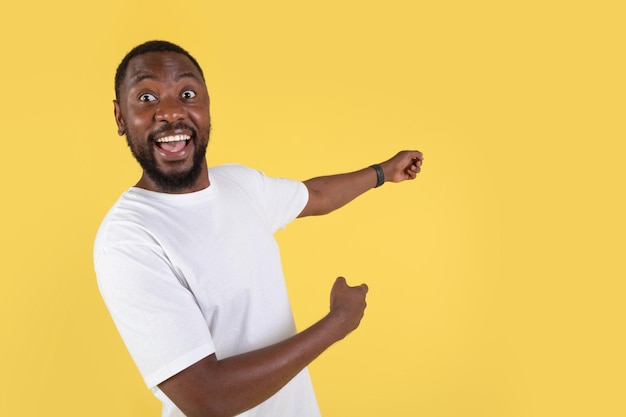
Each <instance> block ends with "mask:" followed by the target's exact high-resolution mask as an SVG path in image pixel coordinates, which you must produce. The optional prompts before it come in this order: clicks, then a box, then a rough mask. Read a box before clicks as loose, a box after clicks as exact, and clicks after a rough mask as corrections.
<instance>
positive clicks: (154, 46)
mask: <svg viewBox="0 0 626 417" xmlns="http://www.w3.org/2000/svg"><path fill="white" fill-rule="evenodd" d="M148 52H177V53H179V54H183V55H185V56H186V57H187V58H189V60H190V61H191V62H192V63H193V64H194V65H195V66H196V68H198V71H200V75H201V76H202V79H203V80H204V73H203V72H202V68H200V64H198V61H196V59H195V58H194V57H192V56H191V54H190V53H189V52H187V51H185V50H184V49H183V48H181V47H180V46H178V45H176V44H174V43H171V42H168V41H160V40H152V41H147V42H144V43H142V44H141V45H137V46H135V47H134V48H133V49H131V50H130V52H128V53H127V54H126V56H125V57H124V59H122V62H120V65H119V66H118V67H117V71H116V72H115V99H119V95H120V85H121V84H122V81H124V78H125V77H126V70H127V69H128V63H129V62H130V60H131V59H133V58H135V57H136V56H139V55H143V54H147V53H148Z"/></svg>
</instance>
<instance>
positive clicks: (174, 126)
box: [148, 121, 198, 142]
mask: <svg viewBox="0 0 626 417" xmlns="http://www.w3.org/2000/svg"><path fill="white" fill-rule="evenodd" d="M173 130H187V131H190V132H191V137H192V138H195V137H197V136H198V135H197V132H196V129H194V128H193V127H191V126H189V125H187V124H186V123H185V122H181V121H178V122H174V123H167V124H164V125H162V126H161V127H159V128H158V129H157V130H155V131H154V132H152V133H150V134H149V135H148V140H149V141H150V142H154V138H155V137H156V136H162V135H164V134H165V133H167V132H171V131H173Z"/></svg>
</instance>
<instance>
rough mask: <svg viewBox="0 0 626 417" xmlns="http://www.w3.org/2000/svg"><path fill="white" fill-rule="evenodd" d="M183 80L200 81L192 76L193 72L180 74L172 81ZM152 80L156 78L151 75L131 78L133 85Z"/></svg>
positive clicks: (195, 76) (194, 75)
mask: <svg viewBox="0 0 626 417" xmlns="http://www.w3.org/2000/svg"><path fill="white" fill-rule="evenodd" d="M183 78H193V79H194V80H197V81H200V79H199V78H198V76H197V75H196V74H194V73H193V72H183V73H181V74H178V75H177V76H176V78H175V79H174V80H175V81H180V80H182V79H183ZM154 79H156V77H155V76H154V75H152V74H139V75H136V76H134V77H133V84H138V83H140V82H141V81H143V80H154Z"/></svg>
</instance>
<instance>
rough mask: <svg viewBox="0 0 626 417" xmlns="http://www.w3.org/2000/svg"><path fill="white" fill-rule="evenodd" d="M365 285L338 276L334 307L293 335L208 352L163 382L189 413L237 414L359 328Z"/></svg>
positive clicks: (195, 415)
mask: <svg viewBox="0 0 626 417" xmlns="http://www.w3.org/2000/svg"><path fill="white" fill-rule="evenodd" d="M366 293H367V286H365V285H361V286H357V287H349V286H348V285H347V284H346V282H345V280H344V279H343V278H338V279H337V281H336V282H335V284H334V286H333V289H332V292H331V310H330V312H329V313H328V315H326V316H325V317H324V318H323V319H321V320H320V321H318V322H317V323H315V324H314V325H312V326H311V327H309V328H308V329H306V330H304V331H302V332H300V333H298V334H296V335H295V336H293V337H291V338H289V339H287V340H284V341H282V342H280V343H277V344H275V345H272V346H268V347H266V348H263V349H259V350H255V351H252V352H249V353H245V354H242V355H238V356H233V357H230V358H226V359H222V360H218V359H217V358H216V356H215V355H210V356H208V357H206V358H204V359H202V360H200V361H198V362H196V363H195V364H193V365H192V366H190V367H189V368H187V369H185V370H183V371H182V372H180V373H178V374H177V375H174V376H173V377H171V378H169V379H168V380H166V381H164V382H162V383H161V384H159V388H160V389H161V391H163V392H164V393H165V394H166V395H167V396H168V397H169V398H170V399H171V400H172V401H173V402H174V403H175V404H176V405H177V406H178V408H180V409H181V410H182V411H183V413H185V415H186V416H188V417H199V416H233V415H236V414H239V413H241V412H243V411H246V410H248V409H250V408H252V407H254V406H256V405H258V404H260V403H261V402H263V401H265V400H266V399H268V398H269V397H271V396H272V395H273V394H275V393H276V392H278V390H280V389H281V388H282V387H283V386H284V385H285V384H287V382H289V381H290V380H291V379H292V378H293V377H295V376H296V375H297V374H298V373H299V372H300V371H301V370H302V369H304V368H305V367H306V366H307V365H308V364H309V363H311V362H312V361H313V360H314V359H315V358H317V357H318V356H319V355H320V354H321V353H322V352H324V351H325V350H326V349H328V348H329V347H330V346H331V345H332V344H333V343H335V342H337V341H339V340H341V339H343V338H344V337H345V336H346V335H347V334H348V333H350V332H351V331H352V330H354V329H356V328H357V327H358V325H359V323H360V321H361V318H362V317H363V312H364V309H365V294H366Z"/></svg>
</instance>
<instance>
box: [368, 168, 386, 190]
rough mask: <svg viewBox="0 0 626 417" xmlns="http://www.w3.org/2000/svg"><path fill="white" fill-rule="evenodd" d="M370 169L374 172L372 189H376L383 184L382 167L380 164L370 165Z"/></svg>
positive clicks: (383, 173)
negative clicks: (374, 178) (374, 183)
mask: <svg viewBox="0 0 626 417" xmlns="http://www.w3.org/2000/svg"><path fill="white" fill-rule="evenodd" d="M370 168H373V169H374V171H376V185H375V186H374V188H378V187H380V186H381V185H383V184H384V183H385V171H383V167H381V166H380V164H374V165H370Z"/></svg>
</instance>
